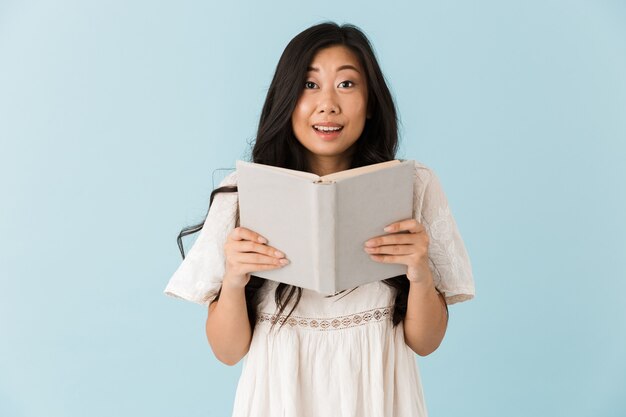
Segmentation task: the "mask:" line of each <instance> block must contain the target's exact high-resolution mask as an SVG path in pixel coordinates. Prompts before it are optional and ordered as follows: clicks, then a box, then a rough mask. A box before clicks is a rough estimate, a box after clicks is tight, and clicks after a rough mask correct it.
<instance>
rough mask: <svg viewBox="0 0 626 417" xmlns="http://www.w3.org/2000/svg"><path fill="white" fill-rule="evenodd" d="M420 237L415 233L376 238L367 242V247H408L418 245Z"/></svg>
mask: <svg viewBox="0 0 626 417" xmlns="http://www.w3.org/2000/svg"><path fill="white" fill-rule="evenodd" d="M418 240H419V237H417V236H416V234H414V233H394V234H392V235H383V236H377V237H374V238H372V239H370V240H368V241H367V242H365V246H367V247H376V246H381V245H408V244H414V243H417V241H418Z"/></svg>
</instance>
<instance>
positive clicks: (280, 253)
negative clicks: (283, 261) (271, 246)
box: [274, 251, 285, 258]
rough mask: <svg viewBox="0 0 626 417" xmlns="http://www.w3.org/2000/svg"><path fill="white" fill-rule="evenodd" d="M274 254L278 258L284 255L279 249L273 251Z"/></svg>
mask: <svg viewBox="0 0 626 417" xmlns="http://www.w3.org/2000/svg"><path fill="white" fill-rule="evenodd" d="M274 255H276V256H277V257H279V258H282V257H283V256H285V254H284V253H282V252H281V251H274Z"/></svg>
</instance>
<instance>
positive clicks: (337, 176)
mask: <svg viewBox="0 0 626 417" xmlns="http://www.w3.org/2000/svg"><path fill="white" fill-rule="evenodd" d="M400 163H401V162H400V161H398V160H397V159H394V160H393V161H386V162H380V163H378V164H372V165H366V166H364V167H358V168H352V169H346V170H344V171H339V172H335V173H333V174H328V175H324V176H323V177H319V181H318V182H336V181H340V180H342V179H344V178H350V177H354V176H357V175H361V174H365V173H368V172H373V171H378V170H381V169H385V168H389V167H391V166H395V165H398V164H400Z"/></svg>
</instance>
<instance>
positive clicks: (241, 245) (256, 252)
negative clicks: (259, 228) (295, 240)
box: [224, 227, 289, 288]
mask: <svg viewBox="0 0 626 417" xmlns="http://www.w3.org/2000/svg"><path fill="white" fill-rule="evenodd" d="M266 243H267V239H265V238H264V237H263V236H261V235H259V234H258V233H256V232H254V231H252V230H250V229H246V228H245V227H236V228H235V229H233V231H232V232H231V233H230V234H229V235H228V239H227V240H226V243H225V244H224V255H225V256H226V271H225V274H224V282H228V283H229V284H231V285H234V286H236V287H240V288H243V287H245V286H246V284H247V283H248V281H250V273H251V272H255V271H265V270H268V269H276V268H281V267H283V266H285V265H287V264H288V263H289V260H288V259H286V258H285V254H284V253H282V252H281V251H279V250H278V249H276V248H273V247H271V246H268V245H266Z"/></svg>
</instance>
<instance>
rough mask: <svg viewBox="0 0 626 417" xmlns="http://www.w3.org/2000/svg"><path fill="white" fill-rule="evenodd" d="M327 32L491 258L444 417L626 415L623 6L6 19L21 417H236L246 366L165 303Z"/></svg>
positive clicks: (463, 326) (7, 374)
mask: <svg viewBox="0 0 626 417" xmlns="http://www.w3.org/2000/svg"><path fill="white" fill-rule="evenodd" d="M327 19H331V20H335V21H337V22H338V23H345V22H348V23H353V24H356V25H358V26H359V27H361V28H362V29H363V30H364V31H365V32H366V34H367V35H368V36H369V37H370V39H371V41H372V43H373V45H374V47H375V50H376V53H377V56H378V58H379V60H380V64H381V66H382V69H383V72H384V74H385V76H386V78H387V80H388V82H389V85H390V88H391V89H392V92H393V94H394V97H395V99H396V103H397V106H398V109H399V112H400V117H401V122H402V125H401V137H402V146H401V151H400V153H399V155H398V157H401V158H408V159H417V160H419V161H421V162H423V163H425V164H426V165H428V166H430V167H431V168H433V169H434V170H435V172H437V174H438V175H439V177H440V179H441V181H442V184H443V186H444V190H445V191H446V193H447V195H448V198H449V202H450V206H451V209H452V212H453V214H454V215H455V218H456V220H457V223H458V225H459V228H460V230H461V234H462V236H463V237H464V240H465V243H466V246H467V249H468V251H469V253H470V257H471V260H472V265H473V268H474V276H475V280H476V291H477V296H476V298H475V299H474V300H473V301H470V302H467V303H463V304H458V305H454V306H452V307H451V308H450V310H451V321H450V325H449V328H448V332H447V335H446V338H445V340H444V342H443V344H442V346H441V347H440V348H439V349H438V350H437V351H436V352H434V353H433V354H431V355H430V356H427V357H425V358H421V357H420V358H417V357H416V358H417V360H418V363H419V366H420V368H421V371H422V378H423V383H424V389H425V395H426V401H427V406H428V408H429V411H430V414H431V415H432V416H437V417H444V416H446V417H447V416H461V415H463V416H477V417H487V416H494V417H495V416H498V417H499V416H507V417H516V416H520V417H521V416H531V415H532V416H556V415H563V416H564V415H567V416H569V417H578V416H580V417H583V416H585V417H587V416H595V417H597V416H607V417H608V416H615V417H617V416H623V415H625V413H626V395H624V394H625V393H626V388H625V387H626V359H625V358H624V352H626V325H625V324H624V319H625V318H626V303H625V302H624V294H625V292H626V280H625V278H626V267H625V265H624V260H625V258H626V237H625V233H626V216H625V214H624V213H626V186H625V185H626V184H625V183H626V163H625V162H626V117H625V116H626V76H625V74H626V3H624V2H623V1H617V0H616V1H608V0H606V1H601V0H600V1H581V0H572V1H557V0H542V1H539V0H528V1H517V2H510V1H496V0H493V1H488V0H476V1H472V2H466V1H437V2H424V1H419V2H408V1H407V2H393V3H391V2H390V3H389V4H387V5H382V3H380V2H376V3H373V2H372V4H371V5H365V4H364V3H363V2H357V1H342V2H336V1H318V2H314V3H300V2H294V1H280V2H279V1H275V2H272V3H268V2H252V1H250V2H245V3H241V2H203V1H198V0H187V1H176V2H174V1H170V2H166V1H159V2H153V1H119V0H118V1H107V2H102V1H94V0H91V1H70V0H65V1H60V0H59V1H54V2H45V1H16V0H9V1H6V0H5V1H3V2H1V3H0V145H1V151H0V187H1V189H0V192H1V195H2V203H1V205H0V207H1V215H0V236H1V237H0V280H1V281H0V283H1V291H0V415H2V416H3V417H4V416H6V417H34V416H48V417H57V416H64V417H73V416H76V417H78V416H86V415H89V416H93V417H98V416H173V415H185V416H188V417H193V416H226V415H230V411H231V409H232V402H233V399H234V393H235V388H236V383H237V380H238V377H239V373H240V369H241V368H240V367H241V363H240V364H238V365H237V366H234V367H228V366H226V365H223V364H222V363H220V362H218V361H217V360H216V359H215V358H214V356H213V354H212V352H211V350H210V347H209V345H208V343H207V340H206V336H205V332H204V324H205V318H206V311H205V308H204V307H201V306H199V305H196V304H192V303H187V302H182V301H178V300H175V299H171V298H169V297H167V296H165V295H163V293H162V291H163V289H164V287H165V285H166V283H167V281H168V279H169V277H170V276H171V274H172V273H173V272H174V270H175V269H176V268H177V267H178V265H179V263H180V261H181V257H180V253H179V251H178V248H177V246H176V236H177V234H178V232H179V231H180V229H181V228H182V227H184V226H188V225H190V224H195V223H197V222H199V221H201V220H202V219H203V218H204V215H205V214H206V209H207V206H208V197H209V194H210V192H211V190H212V188H213V179H212V175H213V170H214V169H215V168H218V167H233V166H234V161H235V160H236V159H242V158H245V157H246V156H247V154H248V150H249V146H248V144H249V143H250V142H251V141H252V140H253V138H254V135H255V133H256V127H257V123H258V118H259V116H260V112H261V107H262V104H263V100H264V98H265V94H266V92H267V89H268V87H269V83H270V81H271V77H272V75H273V71H274V69H275V66H276V63H277V61H278V58H279V56H280V54H281V53H282V51H283V49H284V47H285V46H286V44H287V42H288V41H289V40H290V39H291V38H292V37H293V36H295V35H296V34H297V33H299V32H300V31H302V30H304V29H305V28H307V27H309V26H311V25H313V24H316V23H319V22H321V21H324V20H327ZM194 238H195V237H194ZM194 238H189V239H186V240H185V243H186V248H187V250H188V249H189V247H190V245H191V244H192V243H193V239H194Z"/></svg>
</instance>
